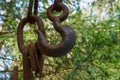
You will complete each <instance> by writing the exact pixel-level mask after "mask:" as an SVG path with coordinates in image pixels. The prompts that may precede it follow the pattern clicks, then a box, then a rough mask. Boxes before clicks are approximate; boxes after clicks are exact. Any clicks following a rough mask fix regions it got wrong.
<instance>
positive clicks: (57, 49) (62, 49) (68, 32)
mask: <svg viewBox="0 0 120 80" xmlns="http://www.w3.org/2000/svg"><path fill="white" fill-rule="evenodd" d="M59 6H60V7H61V8H62V10H63V14H62V15H61V16H54V15H53V11H54V10H55V9H56V8H55V5H54V4H53V5H52V6H50V7H49V8H48V10H47V16H48V18H49V19H50V20H51V21H52V22H53V25H54V28H55V30H56V31H57V32H58V33H60V35H61V36H62V42H61V43H60V44H58V45H55V46H51V45H49V44H48V43H47V40H46V38H45V36H44V35H43V33H42V32H41V31H40V30H35V32H36V33H37V34H38V42H37V44H38V46H39V49H40V50H41V52H42V53H43V54H45V55H47V56H51V57H58V56H63V55H65V54H66V53H68V52H69V51H70V50H71V49H72V48H73V46H74V45H75V41H76V35H75V32H74V30H73V29H72V28H70V27H68V26H63V25H61V22H62V21H63V20H65V19H66V18H67V16H68V8H67V7H66V6H65V5H64V4H62V3H60V4H59Z"/></svg>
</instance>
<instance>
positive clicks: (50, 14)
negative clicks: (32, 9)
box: [47, 3, 69, 22]
mask: <svg viewBox="0 0 120 80" xmlns="http://www.w3.org/2000/svg"><path fill="white" fill-rule="evenodd" d="M59 7H60V8H61V9H62V10H63V13H62V15H61V16H54V15H53V12H54V10H56V5H55V4H53V5H51V6H50V7H49V8H48V10H47V16H48V18H49V19H50V20H51V21H54V20H55V19H56V18H57V17H58V18H59V20H60V22H62V21H64V20H65V19H66V18H67V17H68V14H69V10H68V8H67V6H66V5H64V4H63V3H59Z"/></svg>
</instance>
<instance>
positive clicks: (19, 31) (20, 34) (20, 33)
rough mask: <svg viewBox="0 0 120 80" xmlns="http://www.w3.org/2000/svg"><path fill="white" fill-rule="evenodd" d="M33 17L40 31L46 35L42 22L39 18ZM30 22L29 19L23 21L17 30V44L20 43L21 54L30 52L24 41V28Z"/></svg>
mask: <svg viewBox="0 0 120 80" xmlns="http://www.w3.org/2000/svg"><path fill="white" fill-rule="evenodd" d="M32 17H33V20H35V22H37V25H38V29H39V30H40V31H41V32H43V33H44V28H43V22H42V20H41V19H40V18H39V17H38V16H35V15H34V16H32ZM29 20H30V19H29V18H28V17H26V18H24V19H22V20H21V22H20V23H19V25H18V28H17V42H18V48H19V50H20V52H21V53H27V51H28V48H27V47H28V46H25V44H24V40H23V28H24V26H25V24H26V23H29Z"/></svg>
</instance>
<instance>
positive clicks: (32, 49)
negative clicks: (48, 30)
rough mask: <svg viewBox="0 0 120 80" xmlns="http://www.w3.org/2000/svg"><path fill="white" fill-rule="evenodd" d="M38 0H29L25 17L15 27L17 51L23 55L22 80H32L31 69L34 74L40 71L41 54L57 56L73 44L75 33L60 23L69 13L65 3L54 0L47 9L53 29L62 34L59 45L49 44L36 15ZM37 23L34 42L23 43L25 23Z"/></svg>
mask: <svg viewBox="0 0 120 80" xmlns="http://www.w3.org/2000/svg"><path fill="white" fill-rule="evenodd" d="M33 6H34V10H33V9H32V8H33ZM54 10H55V11H57V12H60V11H63V13H62V15H60V16H54V14H53V12H54ZM37 14H38V0H30V2H29V7H28V14H27V17H25V18H24V19H22V20H21V22H20V23H19V25H18V28H17V42H18V48H19V51H20V52H21V53H22V57H23V75H24V80H34V76H33V73H32V71H35V73H36V74H38V73H41V72H42V68H43V63H44V58H43V54H45V55H47V56H51V57H59V56H63V55H65V54H66V53H68V52H69V51H70V50H71V49H72V48H73V46H74V45H75V41H76V35H75V32H74V30H73V29H72V28H70V27H69V26H64V25H62V24H61V22H62V21H64V20H65V19H66V18H67V17H68V14H69V10H68V8H67V6H66V5H64V4H63V3H62V0H55V1H54V4H53V5H51V6H50V7H49V8H48V9H47V16H48V18H49V19H50V20H51V21H52V22H53V25H54V28H55V30H56V31H57V32H58V33H60V35H61V36H62V41H61V43H60V44H59V45H54V46H50V45H49V44H48V42H47V40H46V37H45V31H44V26H43V22H42V20H41V19H40V18H39V17H38V16H37ZM27 23H30V24H35V23H37V27H38V29H37V30H35V32H36V33H37V34H38V40H37V41H36V42H35V43H30V44H27V45H25V44H24V40H23V28H24V26H25V25H26V24H27Z"/></svg>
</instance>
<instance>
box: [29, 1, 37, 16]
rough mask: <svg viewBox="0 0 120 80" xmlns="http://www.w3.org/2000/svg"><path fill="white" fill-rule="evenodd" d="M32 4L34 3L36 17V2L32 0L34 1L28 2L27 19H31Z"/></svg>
mask: <svg viewBox="0 0 120 80" xmlns="http://www.w3.org/2000/svg"><path fill="white" fill-rule="evenodd" d="M33 3H34V15H37V13H38V0H34V1H33V0H30V1H29V7H28V16H27V17H31V16H32V7H33Z"/></svg>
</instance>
